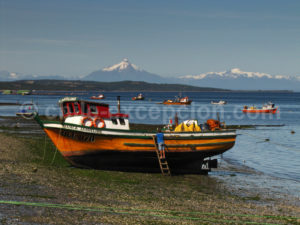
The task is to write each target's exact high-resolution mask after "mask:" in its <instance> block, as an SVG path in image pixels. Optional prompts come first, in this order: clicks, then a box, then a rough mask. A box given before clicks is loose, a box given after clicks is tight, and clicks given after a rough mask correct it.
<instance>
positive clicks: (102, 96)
mask: <svg viewBox="0 0 300 225" xmlns="http://www.w3.org/2000/svg"><path fill="white" fill-rule="evenodd" d="M90 99H105V97H104V95H103V94H100V95H98V96H92V97H90Z"/></svg>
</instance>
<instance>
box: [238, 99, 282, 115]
mask: <svg viewBox="0 0 300 225" xmlns="http://www.w3.org/2000/svg"><path fill="white" fill-rule="evenodd" d="M277 109H278V108H277V107H275V104H273V103H272V102H269V103H267V104H265V105H263V107H262V108H256V107H255V106H251V107H248V106H244V108H243V113H272V114H275V113H276V112H277Z"/></svg>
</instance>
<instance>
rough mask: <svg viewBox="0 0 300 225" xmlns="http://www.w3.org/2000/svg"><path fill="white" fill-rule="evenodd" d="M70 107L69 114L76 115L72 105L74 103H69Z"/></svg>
mask: <svg viewBox="0 0 300 225" xmlns="http://www.w3.org/2000/svg"><path fill="white" fill-rule="evenodd" d="M68 106H69V112H70V113H74V108H73V104H72V103H69V104H68Z"/></svg>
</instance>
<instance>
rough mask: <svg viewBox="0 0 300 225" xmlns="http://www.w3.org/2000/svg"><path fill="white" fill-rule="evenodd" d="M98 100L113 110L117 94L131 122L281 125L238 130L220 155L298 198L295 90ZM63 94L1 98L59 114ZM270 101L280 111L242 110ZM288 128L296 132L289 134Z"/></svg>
mask: <svg viewBox="0 0 300 225" xmlns="http://www.w3.org/2000/svg"><path fill="white" fill-rule="evenodd" d="M97 94H99V93H93V92H90V93H86V94H82V95H80V96H78V97H80V98H82V99H89V97H90V96H92V95H97ZM104 94H105V96H106V98H105V99H104V100H101V102H105V103H108V104H110V107H111V111H113V112H116V111H117V102H116V97H117V96H118V95H119V96H121V110H122V112H123V113H128V114H129V116H130V121H131V122H134V123H149V124H161V123H164V124H166V123H168V122H169V120H170V119H171V118H174V115H175V113H177V114H178V116H179V119H180V120H181V121H183V120H187V119H197V120H198V121H199V123H203V122H205V121H206V120H207V119H209V118H217V116H218V115H219V117H220V120H221V121H225V122H226V123H227V124H256V125H284V126H278V127H277V126H274V127H265V126H261V127H258V128H257V129H255V130H251V129H249V130H238V131H237V133H238V134H239V135H238V137H237V141H236V145H235V146H234V148H232V149H231V150H229V151H228V152H226V153H224V155H223V156H224V158H225V159H228V160H230V162H231V163H234V164H246V165H247V166H248V167H250V168H253V169H254V170H256V171H259V172H262V173H263V174H264V175H266V176H271V177H275V178H276V179H279V181H280V182H278V183H279V184H278V183H277V185H279V186H280V185H284V186H288V185H292V186H293V187H294V189H293V190H294V191H293V192H294V193H293V194H295V195H297V196H300V194H299V193H300V191H299V192H298V191H297V190H300V93H265V92H261V93H249V92H243V93H225V92H224V93H223V92H215V93H210V92H203V93H198V92H191V93H188V92H185V93H182V96H189V97H190V98H191V99H192V100H193V102H192V104H191V105H190V106H166V105H162V104H157V103H159V102H162V101H163V100H166V99H174V98H175V96H176V95H178V93H174V92H146V93H144V95H145V97H146V99H145V101H132V100H131V98H132V97H133V96H136V95H137V94H138V93H137V92H118V93H117V92H108V93H104ZM62 97H64V96H62V95H51V96H42V95H32V96H16V95H0V102H16V101H18V102H20V103H24V102H30V101H33V102H35V103H37V106H38V108H39V113H40V114H46V115H58V114H59V113H60V110H59V109H58V106H57V102H58V100H59V99H60V98H62ZM212 100H225V101H227V102H228V104H227V105H225V106H215V105H211V104H210V102H211V101H212ZM269 101H272V102H273V103H275V104H276V105H277V106H278V108H279V113H277V114H275V115H268V114H261V115H259V114H252V115H250V114H249V115H248V114H243V113H242V112H241V109H242V108H243V106H244V105H256V106H259V107H260V106H262V104H264V103H266V102H269ZM18 109H19V106H0V115H1V116H14V115H15V112H16V111H18ZM291 131H294V132H295V133H294V134H292V133H291Z"/></svg>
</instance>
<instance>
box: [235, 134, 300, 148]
mask: <svg viewBox="0 0 300 225" xmlns="http://www.w3.org/2000/svg"><path fill="white" fill-rule="evenodd" d="M241 134H245V135H248V136H251V137H254V138H257V139H260V140H261V142H259V143H263V142H269V143H271V144H274V145H278V146H281V147H284V148H286V149H289V150H293V151H299V149H297V148H292V147H290V146H287V145H284V144H280V143H277V142H274V141H271V140H270V138H262V137H259V136H256V135H254V134H250V133H248V132H242V133H241Z"/></svg>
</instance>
